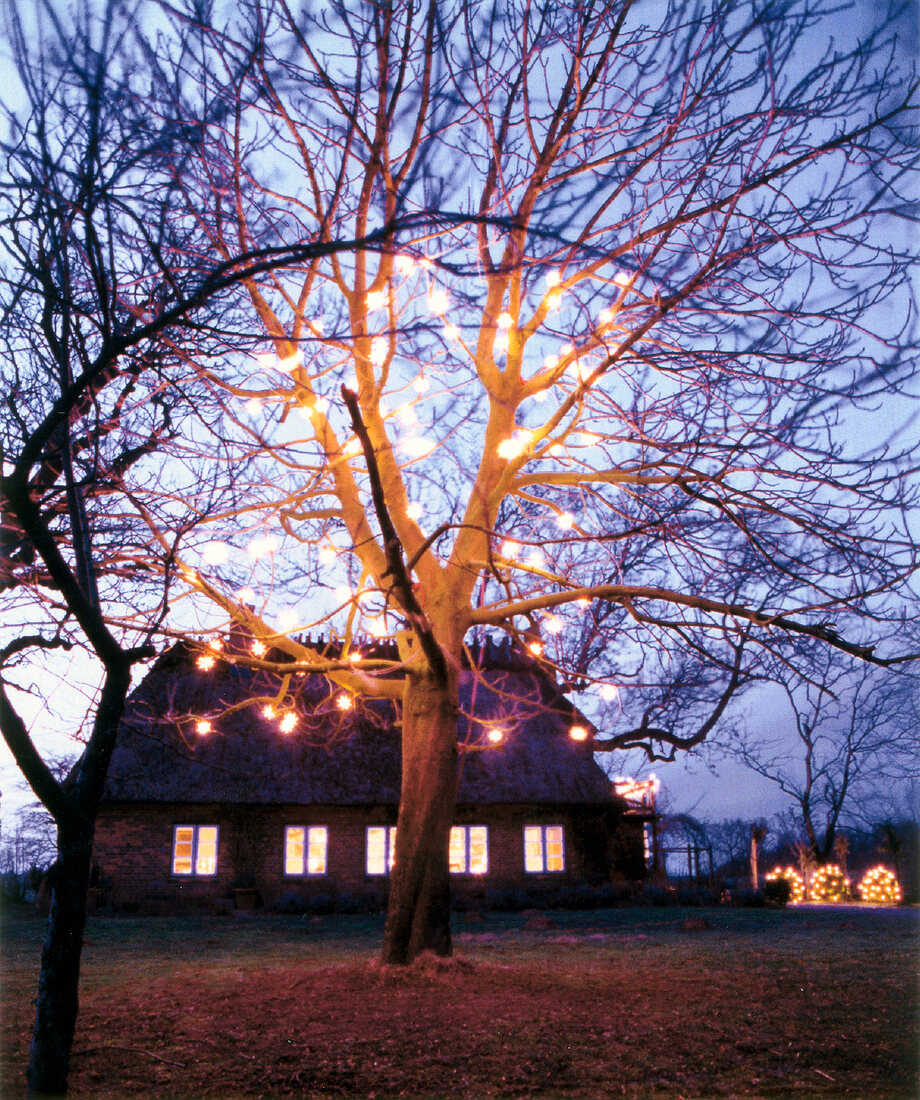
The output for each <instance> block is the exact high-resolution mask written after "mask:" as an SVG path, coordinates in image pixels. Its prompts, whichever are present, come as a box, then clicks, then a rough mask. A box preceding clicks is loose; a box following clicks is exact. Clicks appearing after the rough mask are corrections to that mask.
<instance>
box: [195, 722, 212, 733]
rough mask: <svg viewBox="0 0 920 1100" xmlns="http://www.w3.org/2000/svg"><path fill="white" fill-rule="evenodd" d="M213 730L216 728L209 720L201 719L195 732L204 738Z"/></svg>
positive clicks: (196, 725) (196, 724)
mask: <svg viewBox="0 0 920 1100" xmlns="http://www.w3.org/2000/svg"><path fill="white" fill-rule="evenodd" d="M213 728H214V727H213V726H212V725H211V723H210V722H209V721H208V720H207V718H199V719H198V721H197V722H196V723H195V732H196V733H197V734H200V735H201V736H202V737H204V736H206V735H207V734H209V733H210V732H211V730H212V729H213Z"/></svg>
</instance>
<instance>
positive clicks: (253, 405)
mask: <svg viewBox="0 0 920 1100" xmlns="http://www.w3.org/2000/svg"><path fill="white" fill-rule="evenodd" d="M244 408H245V409H246V412H248V413H249V415H250V416H258V415H259V413H260V412H261V411H262V402H261V401H260V400H259V398H258V397H250V398H249V400H248V401H247V402H246V404H245V406H244Z"/></svg>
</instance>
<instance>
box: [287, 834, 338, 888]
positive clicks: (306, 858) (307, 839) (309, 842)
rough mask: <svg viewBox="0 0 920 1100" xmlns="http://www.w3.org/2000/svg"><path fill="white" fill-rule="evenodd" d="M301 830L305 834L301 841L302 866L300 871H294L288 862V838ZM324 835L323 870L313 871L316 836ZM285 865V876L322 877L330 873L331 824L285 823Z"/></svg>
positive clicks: (317, 837)
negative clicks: (311, 864)
mask: <svg viewBox="0 0 920 1100" xmlns="http://www.w3.org/2000/svg"><path fill="white" fill-rule="evenodd" d="M296 832H300V833H302V834H303V838H302V841H301V853H302V854H301V859H302V866H301V869H300V870H299V871H296V870H294V871H292V870H291V869H290V864H289V862H288V838H289V837H290V835H291V833H296ZM319 837H322V850H323V866H322V870H319V871H311V870H310V852H311V849H312V847H313V840H314V838H316V839H319ZM283 860H284V867H283V874H284V877H285V878H321V877H322V876H323V875H326V874H328V873H329V826H328V825H285V827H284V853H283Z"/></svg>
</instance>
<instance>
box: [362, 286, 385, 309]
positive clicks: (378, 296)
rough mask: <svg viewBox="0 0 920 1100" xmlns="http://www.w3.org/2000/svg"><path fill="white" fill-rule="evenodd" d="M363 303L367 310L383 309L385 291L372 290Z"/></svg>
mask: <svg viewBox="0 0 920 1100" xmlns="http://www.w3.org/2000/svg"><path fill="white" fill-rule="evenodd" d="M365 301H366V303H367V308H368V309H371V310H374V309H383V307H384V306H385V305H386V304H387V292H386V291H385V290H372V291H371V292H370V293H369V294H368V296H367V298H366V299H365Z"/></svg>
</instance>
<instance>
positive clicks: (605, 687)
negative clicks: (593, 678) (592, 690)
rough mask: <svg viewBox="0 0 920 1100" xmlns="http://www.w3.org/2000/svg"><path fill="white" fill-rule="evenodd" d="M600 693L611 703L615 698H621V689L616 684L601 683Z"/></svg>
mask: <svg viewBox="0 0 920 1100" xmlns="http://www.w3.org/2000/svg"><path fill="white" fill-rule="evenodd" d="M600 695H601V698H602V699H603V700H604V701H605V702H607V703H610V702H612V701H613V700H614V699H619V697H620V689H619V688H618V687H617V686H616V684H601V690H600Z"/></svg>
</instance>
